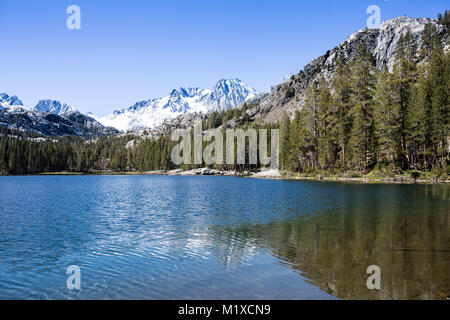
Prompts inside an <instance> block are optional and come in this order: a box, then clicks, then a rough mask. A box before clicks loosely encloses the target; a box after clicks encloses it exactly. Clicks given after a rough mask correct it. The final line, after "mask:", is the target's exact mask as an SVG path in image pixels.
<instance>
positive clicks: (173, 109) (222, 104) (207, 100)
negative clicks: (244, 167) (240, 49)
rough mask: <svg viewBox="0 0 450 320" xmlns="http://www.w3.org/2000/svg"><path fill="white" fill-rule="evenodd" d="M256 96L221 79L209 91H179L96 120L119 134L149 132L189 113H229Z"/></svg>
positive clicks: (238, 84)
mask: <svg viewBox="0 0 450 320" xmlns="http://www.w3.org/2000/svg"><path fill="white" fill-rule="evenodd" d="M257 94H258V93H257V91H256V90H255V89H253V88H251V87H249V86H247V85H245V84H244V83H243V82H242V81H241V80H239V79H237V78H235V79H221V80H219V81H218V82H217V83H216V85H215V86H214V88H213V89H212V90H211V89H202V88H185V87H180V88H178V89H174V90H172V91H170V93H169V95H167V96H165V97H162V98H158V99H152V100H147V101H142V102H140V103H137V104H135V105H134V106H133V107H130V108H128V109H123V110H121V111H114V112H113V113H112V114H109V115H107V116H106V117H103V118H100V119H99V120H100V122H101V123H102V124H103V125H105V126H111V127H115V128H117V129H119V130H122V131H128V130H141V129H149V128H154V127H157V126H159V125H161V124H162V123H163V122H164V121H165V120H172V119H174V118H176V117H178V116H180V115H184V114H188V113H195V112H203V113H207V112H211V111H222V110H228V109H232V108H235V107H238V106H239V105H241V104H242V103H243V102H244V101H246V100H248V99H251V98H253V97H254V96H256V95H257Z"/></svg>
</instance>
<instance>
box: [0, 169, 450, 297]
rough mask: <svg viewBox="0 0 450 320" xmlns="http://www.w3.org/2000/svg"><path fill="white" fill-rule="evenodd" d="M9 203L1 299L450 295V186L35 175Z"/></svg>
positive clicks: (3, 196) (0, 195)
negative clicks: (75, 285)
mask: <svg viewBox="0 0 450 320" xmlns="http://www.w3.org/2000/svg"><path fill="white" fill-rule="evenodd" d="M0 190H1V191H0V299H336V298H339V299H443V298H445V297H447V296H449V295H450V237H449V232H448V231H449V227H450V213H449V211H450V210H449V203H450V202H449V200H450V193H449V191H450V188H449V186H448V185H388V184H347V183H323V182H301V181H278V180H256V179H249V178H236V177H196V176H194V177H186V176H29V177H0ZM72 265H76V266H79V268H80V270H81V281H80V283H81V290H69V289H68V288H67V285H66V282H67V278H68V277H69V275H67V274H66V271H67V268H68V267H69V266H72ZM371 265H377V266H379V267H380V270H381V289H380V290H376V289H375V290H369V289H368V288H367V285H366V281H367V278H368V277H369V276H370V274H367V268H368V267H369V266H371Z"/></svg>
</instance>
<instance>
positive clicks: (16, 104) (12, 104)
mask: <svg viewBox="0 0 450 320" xmlns="http://www.w3.org/2000/svg"><path fill="white" fill-rule="evenodd" d="M24 108H25V107H24V106H23V104H22V101H20V100H19V98H17V97H16V96H9V95H7V94H6V93H0V110H1V111H13V110H22V109H24Z"/></svg>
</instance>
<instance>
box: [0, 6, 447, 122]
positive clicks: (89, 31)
mask: <svg viewBox="0 0 450 320" xmlns="http://www.w3.org/2000/svg"><path fill="white" fill-rule="evenodd" d="M72 4H75V5H78V6H79V7H80V8H81V30H68V29H67V28H66V19H67V18H68V16H69V15H68V14H67V13H66V8H67V7H68V6H69V5H72ZM372 4H375V5H378V6H379V7H380V8H381V18H382V20H383V21H384V20H387V19H390V18H393V17H397V16H401V15H404V14H406V15H408V16H411V17H432V18H435V17H436V14H437V13H438V12H443V11H445V9H450V8H449V7H450V6H449V5H448V0H445V1H444V0H443V1H439V0H435V1H432V0H430V1H423V0H420V1H417V0H390V1H386V0H370V1H364V0H348V1H345V0H342V1H331V0H330V1H322V0H315V1H299V0H297V1H293V0H276V1H265V0H258V1H256V0H226V1H225V0H209V1H203V0H184V1H176V0H161V1H138V0H128V1H105V0H71V1H65V0H53V1H52V0H40V1H32V0H29V1H24V0H0V43H1V44H0V92H6V93H8V94H15V95H17V96H18V97H19V98H21V99H22V101H23V102H24V104H25V105H27V106H34V105H35V104H36V103H37V101H38V100H39V99H42V98H50V99H57V100H60V101H61V102H66V103H68V104H70V105H72V106H74V107H77V108H78V109H80V110H81V111H84V112H87V111H92V112H94V113H96V114H99V115H104V114H107V113H109V112H111V111H113V110H114V109H118V108H124V107H128V106H129V105H132V104H134V103H135V102H136V101H139V100H144V99H149V98H154V97H160V96H163V95H166V94H167V93H169V91H170V90H171V89H172V88H177V87H180V86H184V87H203V88H211V87H213V86H214V84H215V83H216V81H217V80H219V79H222V78H239V79H241V80H242V81H244V82H245V83H247V84H248V85H250V86H252V87H254V88H256V89H257V90H260V91H266V90H268V89H269V88H270V86H271V85H274V84H277V83H279V82H281V81H282V79H283V77H284V76H286V75H288V74H290V73H296V72H298V71H299V70H300V69H301V68H302V67H303V66H304V65H305V64H307V63H308V62H309V61H310V60H311V59H314V58H316V57H317V56H319V55H322V54H323V53H325V52H326V51H327V50H328V49H331V48H332V47H334V46H335V45H337V44H339V43H340V42H342V41H344V40H345V39H346V38H347V37H348V36H349V35H350V34H352V33H353V32H355V31H357V30H359V29H361V28H363V27H365V25H366V20H367V18H368V16H369V15H368V14H367V13H366V9H367V7H368V6H369V5H372Z"/></svg>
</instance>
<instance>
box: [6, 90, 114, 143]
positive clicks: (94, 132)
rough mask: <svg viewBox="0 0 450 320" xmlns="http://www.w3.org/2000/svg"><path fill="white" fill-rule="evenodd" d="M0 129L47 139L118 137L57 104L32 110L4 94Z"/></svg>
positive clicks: (48, 102) (43, 104) (43, 103)
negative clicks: (60, 137)
mask: <svg viewBox="0 0 450 320" xmlns="http://www.w3.org/2000/svg"><path fill="white" fill-rule="evenodd" d="M0 126H3V127H8V128H10V129H15V130H21V131H29V132H34V133H38V134H42V135H46V136H65V135H76V136H84V137H97V136H101V135H116V134H118V133H119V131H118V130H116V129H114V128H106V127H104V126H103V125H102V124H100V122H98V121H97V120H95V119H93V118H92V117H90V116H89V115H85V114H82V113H81V112H79V111H77V110H76V109H75V108H72V107H69V106H68V105H66V104H61V103H60V102H59V101H52V100H41V101H39V103H38V104H37V105H36V106H35V107H34V108H33V110H31V109H29V108H27V107H25V106H24V105H23V104H22V101H20V100H19V98H17V97H16V96H9V95H7V94H6V93H0Z"/></svg>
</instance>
